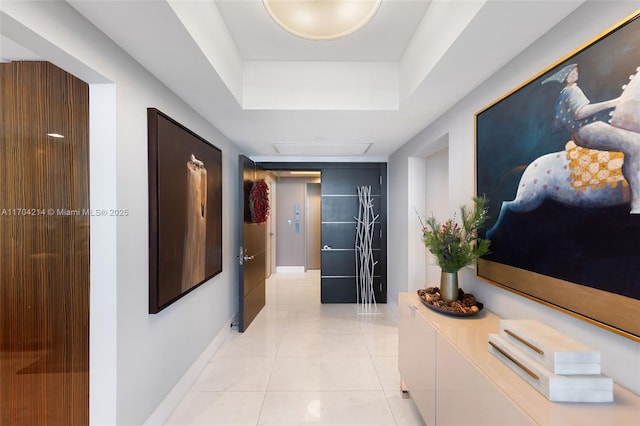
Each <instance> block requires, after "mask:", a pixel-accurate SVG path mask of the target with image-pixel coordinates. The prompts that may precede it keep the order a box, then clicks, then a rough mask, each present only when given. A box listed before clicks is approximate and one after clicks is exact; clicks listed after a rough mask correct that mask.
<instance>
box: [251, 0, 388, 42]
mask: <svg viewBox="0 0 640 426" xmlns="http://www.w3.org/2000/svg"><path fill="white" fill-rule="evenodd" d="M381 1H382V0H262V2H263V4H264V6H265V8H266V9H267V12H269V15H271V18H273V20H274V21H275V22H276V23H277V24H278V25H280V27H282V28H283V29H284V30H286V31H288V32H290V33H291V34H293V35H296V36H298V37H302V38H306V39H309V40H334V39H337V38H340V37H344V36H347V35H349V34H351V33H353V32H355V31H357V30H359V29H360V28H362V27H363V26H365V25H366V24H367V23H368V22H369V21H370V20H371V18H373V15H375V14H376V12H377V11H378V8H379V7H380V2H381Z"/></svg>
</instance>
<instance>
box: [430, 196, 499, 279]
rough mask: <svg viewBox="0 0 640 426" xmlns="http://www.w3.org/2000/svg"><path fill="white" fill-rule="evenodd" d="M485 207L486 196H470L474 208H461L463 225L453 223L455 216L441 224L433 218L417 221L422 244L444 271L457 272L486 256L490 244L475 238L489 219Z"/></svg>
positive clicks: (484, 239)
mask: <svg viewBox="0 0 640 426" xmlns="http://www.w3.org/2000/svg"><path fill="white" fill-rule="evenodd" d="M487 204H488V200H487V199H486V198H485V197H473V208H471V209H470V208H468V207H467V206H461V207H460V216H461V219H462V226H460V225H458V223H456V221H455V214H454V216H453V218H452V219H448V220H447V221H446V222H444V223H443V224H440V223H438V221H436V219H435V218H434V217H433V215H431V217H430V218H428V219H426V225H425V224H424V223H422V219H421V220H420V223H421V224H422V239H423V241H424V245H425V247H427V249H429V251H430V252H431V253H432V254H433V255H434V256H435V257H436V262H437V264H438V266H440V268H441V269H442V270H443V271H444V272H456V271H458V270H460V269H461V268H464V267H465V266H467V265H469V264H471V263H473V262H475V261H476V260H477V259H478V258H479V257H480V256H482V255H485V254H487V253H489V245H490V244H491V242H490V241H489V240H488V239H486V238H478V229H479V228H480V227H481V226H482V225H483V224H484V223H485V222H486V220H487V219H488V218H489V216H487Z"/></svg>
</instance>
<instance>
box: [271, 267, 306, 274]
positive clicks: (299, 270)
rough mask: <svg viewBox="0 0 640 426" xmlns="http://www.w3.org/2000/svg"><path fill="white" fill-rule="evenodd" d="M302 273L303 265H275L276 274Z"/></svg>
mask: <svg viewBox="0 0 640 426" xmlns="http://www.w3.org/2000/svg"><path fill="white" fill-rule="evenodd" d="M299 273H304V266H276V274H299Z"/></svg>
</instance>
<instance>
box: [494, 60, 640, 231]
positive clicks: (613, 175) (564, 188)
mask: <svg viewBox="0 0 640 426" xmlns="http://www.w3.org/2000/svg"><path fill="white" fill-rule="evenodd" d="M638 71H640V67H638V69H636V74H635V75H632V76H631V77H630V82H629V83H628V84H627V85H625V86H623V92H622V95H621V96H620V98H619V100H618V102H617V105H616V108H615V110H614V111H613V112H612V113H611V117H612V118H611V120H609V123H604V122H601V121H595V122H593V123H591V124H587V125H585V126H583V127H581V128H580V129H578V130H577V131H576V132H575V133H573V135H572V136H573V138H572V139H573V140H571V141H569V142H567V144H566V145H565V150H564V151H559V152H553V153H550V154H546V155H543V156H541V157H538V158H537V159H535V160H534V161H533V162H532V163H531V164H529V166H527V168H526V169H525V171H524V174H523V175H522V177H521V178H520V182H519V184H518V190H517V192H516V196H515V199H513V200H512V201H504V202H503V203H502V206H501V208H500V214H499V215H498V219H497V221H496V223H495V225H494V226H493V227H492V228H491V229H489V230H488V231H487V234H486V235H487V238H491V236H492V235H493V234H494V233H495V232H496V230H497V229H498V228H499V226H500V223H501V222H502V219H503V217H504V215H505V213H506V212H507V211H511V212H519V213H521V212H528V211H531V210H533V209H535V208H537V207H538V206H540V204H542V202H543V201H544V200H545V199H552V200H554V201H558V202H560V203H563V204H565V205H569V206H577V207H609V206H615V205H620V204H624V203H627V202H630V203H631V213H634V214H640V77H637V76H638V75H640V72H638Z"/></svg>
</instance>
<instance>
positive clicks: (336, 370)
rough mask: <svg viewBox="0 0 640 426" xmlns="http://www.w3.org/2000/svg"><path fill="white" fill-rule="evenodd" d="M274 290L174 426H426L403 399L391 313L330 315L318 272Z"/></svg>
mask: <svg viewBox="0 0 640 426" xmlns="http://www.w3.org/2000/svg"><path fill="white" fill-rule="evenodd" d="M266 287H267V288H266V292H267V295H266V297H267V298H266V306H265V307H264V309H263V310H262V312H260V314H259V315H258V316H257V318H256V319H255V321H254V322H253V323H252V324H251V325H250V326H249V328H248V329H247V331H246V332H245V333H243V334H240V333H238V332H236V331H232V332H231V334H230V335H229V336H228V338H227V340H226V342H225V343H224V344H223V345H222V347H221V348H220V349H219V350H218V351H217V352H216V354H215V355H214V357H213V358H212V359H211V361H210V363H209V364H208V365H207V367H206V368H205V370H204V371H203V372H202V374H201V375H200V377H199V378H198V379H197V380H196V382H195V383H194V384H193V386H192V387H191V389H190V391H189V392H188V393H187V395H186V396H185V397H184V399H183V400H182V401H181V402H180V404H179V405H178V407H177V408H176V409H175V411H174V412H173V413H172V415H171V416H170V417H169V419H168V420H167V422H166V423H165V424H166V425H176V426H178V425H180V426H188V425H203V426H204V425H224V426H232V425H274V426H285V425H307V424H309V425H336V426H337V425H339V426H351V425H401V426H405V425H406V426H411V425H423V422H422V419H421V418H420V416H419V414H418V412H417V410H416V409H415V407H414V405H413V402H412V401H411V400H410V399H407V400H403V399H402V397H401V392H400V390H399V389H400V376H399V374H398V371H397V364H398V333H397V319H396V317H395V316H394V314H393V313H391V312H390V311H389V310H388V308H387V305H385V304H381V305H378V307H377V311H378V313H376V314H358V312H357V306H356V305H354V304H324V305H322V304H320V273H319V271H309V272H306V273H304V274H279V275H275V274H274V275H272V276H271V278H269V279H268V280H267V284H266Z"/></svg>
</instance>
